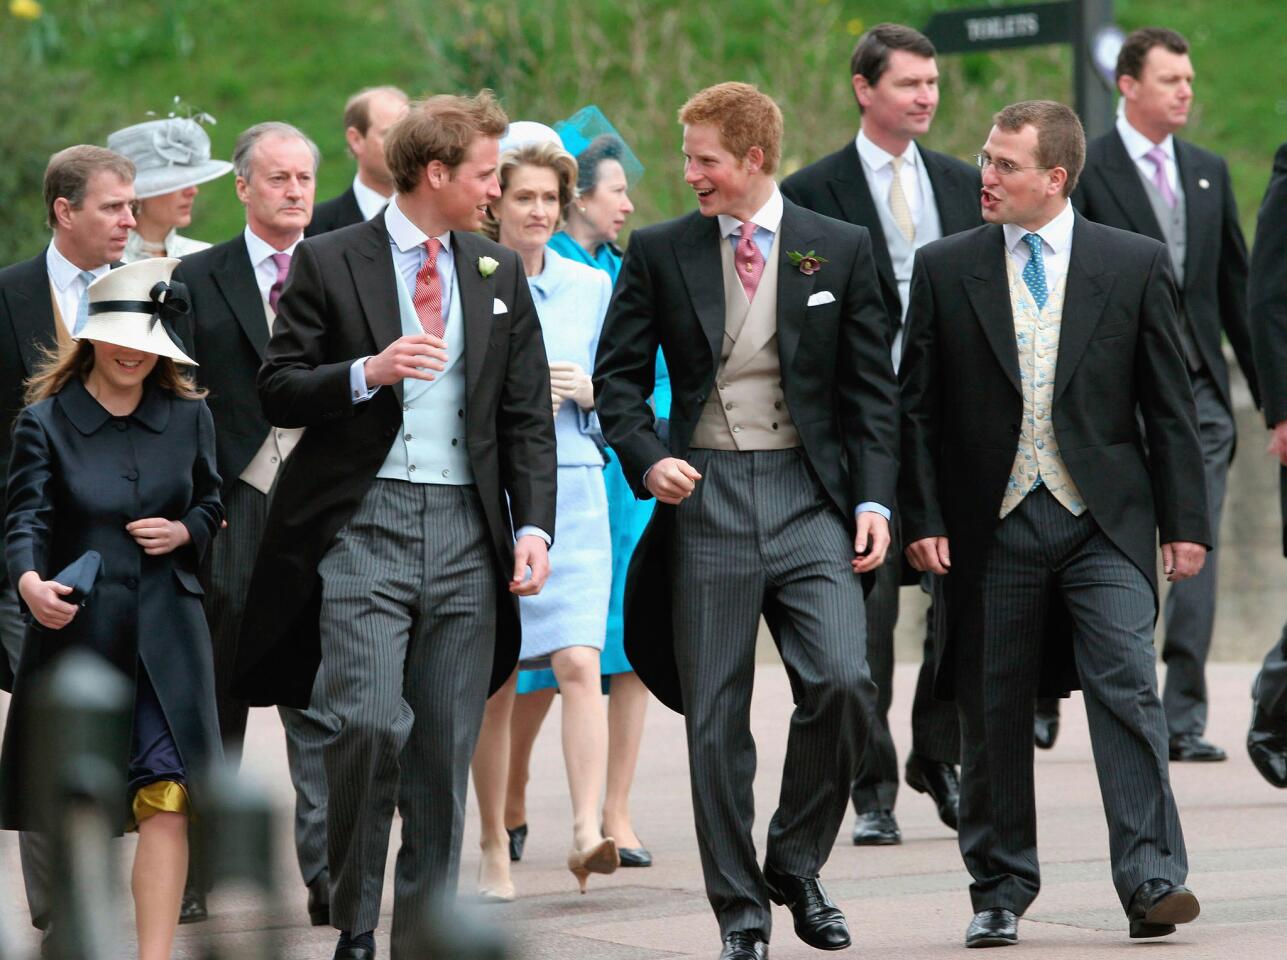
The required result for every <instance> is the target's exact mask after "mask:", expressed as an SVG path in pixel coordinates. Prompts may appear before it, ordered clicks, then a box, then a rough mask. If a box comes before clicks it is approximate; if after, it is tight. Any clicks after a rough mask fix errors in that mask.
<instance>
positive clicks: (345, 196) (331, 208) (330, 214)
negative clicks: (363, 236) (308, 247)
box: [304, 185, 365, 237]
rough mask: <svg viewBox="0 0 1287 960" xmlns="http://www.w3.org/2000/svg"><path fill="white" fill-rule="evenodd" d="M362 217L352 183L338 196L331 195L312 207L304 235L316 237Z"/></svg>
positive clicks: (362, 218) (348, 224)
mask: <svg viewBox="0 0 1287 960" xmlns="http://www.w3.org/2000/svg"><path fill="white" fill-rule="evenodd" d="M364 219H365V218H364V217H363V216H362V208H361V207H359V206H358V202H357V195H356V194H355V193H354V192H353V187H352V185H350V186H349V188H348V189H347V190H345V191H344V192H343V193H341V194H340V195H339V196H338V197H332V198H331V199H330V200H327V201H325V202H323V203H319V204H317V205H316V206H315V207H313V219H312V220H310V221H309V224H308V226H307V227H305V228H304V236H306V237H316V236H318V235H320V234H323V233H330V232H331V231H332V230H338V229H340V227H351V226H353V224H355V223H361V222H362V221H363V220H364Z"/></svg>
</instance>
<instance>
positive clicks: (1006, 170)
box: [974, 153, 1051, 177]
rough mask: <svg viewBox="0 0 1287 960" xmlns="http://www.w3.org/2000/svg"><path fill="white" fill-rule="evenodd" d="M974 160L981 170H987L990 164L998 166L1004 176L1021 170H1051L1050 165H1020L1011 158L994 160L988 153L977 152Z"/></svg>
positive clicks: (999, 171)
mask: <svg viewBox="0 0 1287 960" xmlns="http://www.w3.org/2000/svg"><path fill="white" fill-rule="evenodd" d="M974 162H975V163H977V164H978V165H979V169H980V170H986V169H987V168H988V167H989V166H993V167H996V169H997V173H998V174H999V175H1000V176H1003V177H1009V176H1012V175H1013V174H1016V173H1018V172H1019V171H1020V170H1049V169H1051V168H1050V167H1020V166H1018V165H1017V164H1013V163H1011V162H1010V161H1009V160H993V159H992V158H991V157H989V156H988V155H987V154H986V153H976V154H975V155H974Z"/></svg>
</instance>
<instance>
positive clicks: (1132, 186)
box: [1073, 130, 1166, 249]
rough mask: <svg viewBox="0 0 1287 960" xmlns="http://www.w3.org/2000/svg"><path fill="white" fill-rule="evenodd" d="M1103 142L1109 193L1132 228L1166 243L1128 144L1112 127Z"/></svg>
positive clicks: (1106, 182)
mask: <svg viewBox="0 0 1287 960" xmlns="http://www.w3.org/2000/svg"><path fill="white" fill-rule="evenodd" d="M1103 145H1104V170H1103V174H1102V176H1103V179H1104V183H1105V184H1106V185H1107V186H1108V192H1109V193H1111V194H1112V195H1113V196H1114V198H1116V200H1117V203H1118V205H1119V206H1120V207H1121V208H1122V212H1123V213H1125V214H1126V221H1127V223H1128V224H1129V225H1130V229H1131V230H1132V231H1134V232H1135V233H1142V234H1144V236H1146V237H1152V238H1153V239H1154V240H1156V241H1158V242H1159V243H1166V237H1165V236H1164V235H1163V234H1162V225H1161V224H1160V223H1158V222H1157V215H1156V214H1154V213H1153V205H1152V204H1151V203H1149V199H1148V194H1147V193H1146V192H1145V191H1144V184H1143V183H1142V182H1141V181H1140V169H1139V167H1137V166H1136V165H1135V161H1134V160H1132V159H1131V157H1130V154H1128V153H1127V152H1126V144H1124V143H1122V137H1121V135H1120V134H1119V133H1118V132H1117V131H1116V130H1113V131H1112V132H1111V133H1108V134H1106V135H1105V136H1104V140H1103ZM1076 247H1077V242H1076V241H1075V240H1074V241H1073V248H1074V249H1076Z"/></svg>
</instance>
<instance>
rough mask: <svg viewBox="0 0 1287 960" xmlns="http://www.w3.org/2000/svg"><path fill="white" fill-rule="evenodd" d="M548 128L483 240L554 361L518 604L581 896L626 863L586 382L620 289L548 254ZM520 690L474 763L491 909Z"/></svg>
mask: <svg viewBox="0 0 1287 960" xmlns="http://www.w3.org/2000/svg"><path fill="white" fill-rule="evenodd" d="M534 126H538V125H535V124H528V123H523V124H517V123H516V124H511V127H510V132H509V134H507V141H510V142H513V140H514V139H517V138H518V137H519V136H522V135H524V134H525V135H526V137H530V136H531V135H532V133H531V130H530V129H528V128H531V127H534ZM516 128H517V129H516ZM541 129H543V130H545V131H548V137H547V139H545V140H544V141H542V142H523V141H522V140H520V141H519V145H517V146H508V144H507V143H505V142H503V143H502V147H503V148H505V149H503V151H502V153H501V162H500V168H499V171H498V172H499V176H500V182H501V191H502V192H501V198H500V200H499V201H497V202H496V203H494V204H493V205H492V215H493V217H492V219H491V221H490V222H489V224H488V226H487V228H486V231H487V232H488V233H489V234H491V235H492V237H493V238H494V239H496V240H499V241H500V242H501V243H502V244H504V245H505V246H507V247H510V248H511V249H513V250H516V251H517V252H518V253H519V255H520V256H521V257H522V259H523V265H524V267H525V269H526V271H527V279H528V284H529V286H530V287H531V291H532V299H533V300H534V302H535V304H536V312H537V316H538V317H539V318H540V320H541V332H542V336H543V338H544V341H545V352H546V354H547V356H548V358H549V363H550V386H551V389H552V396H551V406H552V408H553V411H554V428H555V435H556V438H557V441H558V464H559V466H558V503H557V506H556V513H555V529H556V537H557V539H556V541H555V543H554V545H553V547H552V548H551V550H550V564H551V573H550V578H549V580H548V581H547V582H546V585H545V588H544V589H543V590H542V591H541V593H540V594H539V595H537V596H534V597H523V598H522V599H521V600H520V602H519V615H520V617H521V619H522V627H523V646H522V650H521V653H520V665H521V666H527V667H534V668H549V669H550V670H552V672H553V674H554V677H555V678H556V681H557V683H558V686H559V689H560V690H561V691H562V694H563V755H564V759H565V762H566V766H567V773H568V789H569V792H570V794H571V799H572V851H571V853H569V854H568V860H567V865H568V869H569V870H570V871H571V872H572V873H573V875H574V876H575V877H576V879H577V882H578V884H579V885H580V888H581V892H582V893H584V892H585V889H586V880H587V878H588V876H589V874H591V873H611V872H612V871H613V870H615V869H616V868H617V866H618V863H619V860H618V855H617V848H616V844H615V843H614V841H613V839H612V837H611V836H610V835H609V836H607V837H605V836H604V835H603V833H602V832H601V827H600V820H599V797H600V794H601V793H602V791H603V786H604V780H605V778H606V774H607V753H608V718H607V713H606V711H605V709H604V703H603V696H602V692H601V689H600V667H599V653H600V650H601V649H602V648H603V637H604V631H605V628H606V624H607V617H608V599H609V596H610V592H611V586H612V544H611V535H610V532H609V526H608V500H607V494H606V491H605V489H604V485H603V455H602V454H601V453H600V452H599V444H600V434H599V424H598V418H597V416H596V415H595V412H594V388H593V386H592V384H591V382H590V370H591V369H592V368H593V366H594V354H595V350H596V349H597V348H598V344H599V331H600V328H601V327H602V325H603V318H604V315H605V314H606V313H607V309H608V300H609V299H610V297H611V295H612V285H611V283H610V282H609V281H608V278H607V277H606V276H605V275H604V274H603V272H602V271H599V270H595V269H593V268H592V267H588V266H585V265H584V264H579V263H575V262H573V261H571V260H567V259H565V258H563V257H561V256H559V255H558V254H557V253H555V252H554V251H552V250H550V249H548V248H547V247H546V244H547V243H548V242H549V239H550V236H551V234H552V233H553V232H554V228H555V226H557V224H558V222H559V218H560V214H561V211H562V207H563V204H565V203H566V202H567V201H569V200H570V199H571V196H572V191H573V188H574V184H575V183H576V161H575V160H574V159H573V158H572V156H571V155H570V154H569V153H567V152H566V151H565V150H563V148H562V147H561V146H560V145H558V142H557V140H554V142H550V140H551V139H553V137H554V134H553V131H550V130H549V128H548V127H545V128H541ZM526 137H524V139H526ZM515 685H516V678H514V677H511V679H510V680H509V682H507V683H506V684H505V686H504V687H502V688H501V690H499V691H497V693H496V694H495V695H494V696H493V697H492V698H491V699H490V700H489V701H488V704H487V708H486V711H485V712H484V716H483V726H482V730H481V732H480V735H479V740H478V747H477V749H476V751H475V753H474V760H473V773H474V785H475V789H476V791H477V794H478V805H479V812H480V814H481V820H482V862H481V864H480V871H479V882H478V888H479V893H480V894H481V895H482V896H483V897H485V898H488V899H493V900H508V899H512V897H513V896H514V886H513V882H512V881H511V879H510V876H509V864H510V860H509V838H508V836H507V832H506V829H505V821H504V811H505V796H506V781H507V779H508V774H509V767H510V756H509V755H510V750H509V741H510V716H511V713H512V710H513V705H514V698H515Z"/></svg>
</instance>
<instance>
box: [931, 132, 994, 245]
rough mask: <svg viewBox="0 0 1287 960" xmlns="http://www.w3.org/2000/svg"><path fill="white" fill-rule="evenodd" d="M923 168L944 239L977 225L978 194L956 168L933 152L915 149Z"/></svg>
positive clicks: (973, 186)
mask: <svg viewBox="0 0 1287 960" xmlns="http://www.w3.org/2000/svg"><path fill="white" fill-rule="evenodd" d="M916 149H917V151H918V152H919V153H920V155H921V161H922V162H923V163H924V164H925V173H926V175H927V176H928V177H929V182H930V189H932V190H933V191H934V206H935V207H937V208H938V222H939V226H940V227H941V228H942V231H943V236H945V237H950V236H951V235H952V234H954V233H960V232H961V231H963V230H969V229H970V228H971V227H977V226H978V225H979V220H980V214H979V191H978V189H976V187H975V184H973V183H970V182H969V180H968V179H967V178H965V177H961V176H959V175H958V171H957V168H956V165H955V164H953V163H949V162H947V161H946V159H945V158H944V157H943V156H942V155H941V154H937V153H935V152H934V151H933V150H925V149H923V148H922V147H921V146H920V145H919V144H917V146H916Z"/></svg>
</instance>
